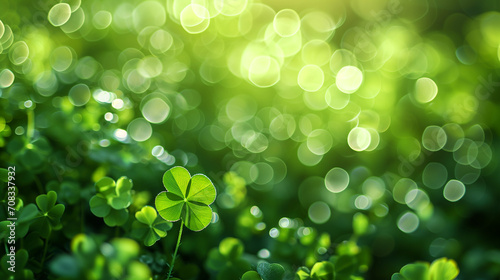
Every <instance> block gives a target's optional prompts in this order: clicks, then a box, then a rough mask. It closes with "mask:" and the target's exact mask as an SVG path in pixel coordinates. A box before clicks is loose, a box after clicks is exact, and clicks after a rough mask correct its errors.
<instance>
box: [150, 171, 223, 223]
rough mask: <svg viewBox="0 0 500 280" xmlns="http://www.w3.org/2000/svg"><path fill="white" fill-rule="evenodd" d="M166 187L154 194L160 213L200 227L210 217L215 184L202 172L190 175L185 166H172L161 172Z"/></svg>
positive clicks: (174, 219) (164, 217)
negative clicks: (163, 172)
mask: <svg viewBox="0 0 500 280" xmlns="http://www.w3.org/2000/svg"><path fill="white" fill-rule="evenodd" d="M163 185H164V186H165V189H166V191H163V192H161V193H159V194H158V195H157V196H156V200H155V206H156V209H157V210H158V213H159V214H160V216H161V217H162V218H163V219H165V220H167V221H169V222H175V221H178V220H179V219H182V220H183V222H184V224H185V225H186V227H187V228H189V229H190V230H192V231H200V230H202V229H204V228H205V227H207V226H208V224H210V221H211V220H212V208H210V206H209V205H210V204H212V203H213V202H214V200H215V196H216V192H215V187H214V185H213V184H212V182H211V181H210V179H208V178H207V177H206V176H205V175H203V174H196V175H194V176H193V177H191V175H190V174H189V171H187V170H186V169H185V168H184V167H180V166H177V167H174V168H171V169H170V170H168V171H167V172H165V174H164V175H163Z"/></svg>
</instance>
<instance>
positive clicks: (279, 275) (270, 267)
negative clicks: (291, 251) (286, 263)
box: [257, 261, 285, 280]
mask: <svg viewBox="0 0 500 280" xmlns="http://www.w3.org/2000/svg"><path fill="white" fill-rule="evenodd" d="M257 272H258V273H259V275H260V277H262V280H280V279H283V276H284V275H285V269H284V268H283V266H282V265H281V264H279V263H268V262H265V261H262V262H260V263H259V264H258V265H257Z"/></svg>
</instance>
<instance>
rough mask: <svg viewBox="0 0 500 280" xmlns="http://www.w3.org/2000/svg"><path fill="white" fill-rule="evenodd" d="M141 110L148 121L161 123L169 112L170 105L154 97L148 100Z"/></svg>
mask: <svg viewBox="0 0 500 280" xmlns="http://www.w3.org/2000/svg"><path fill="white" fill-rule="evenodd" d="M141 111H142V115H143V116H144V118H145V119H146V120H148V121H149V122H150V123H162V122H163V121H165V120H166V119H167V117H168V116H169V114H170V106H169V105H168V104H167V103H166V102H165V101H164V100H163V99H161V98H159V97H155V98H151V99H150V100H148V101H147V102H146V103H145V104H144V106H143V107H142V110H141Z"/></svg>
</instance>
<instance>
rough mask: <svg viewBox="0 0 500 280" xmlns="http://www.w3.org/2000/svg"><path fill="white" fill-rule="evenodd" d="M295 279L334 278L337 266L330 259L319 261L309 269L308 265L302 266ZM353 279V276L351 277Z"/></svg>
mask: <svg viewBox="0 0 500 280" xmlns="http://www.w3.org/2000/svg"><path fill="white" fill-rule="evenodd" d="M294 279H295V280H334V279H335V266H334V265H333V264H332V263H331V262H329V261H322V262H317V263H315V264H314V265H313V267H312V269H311V270H309V269H308V268H307V267H300V268H299V269H298V270H297V272H296V273H295V278H294ZM349 279H351V278H349Z"/></svg>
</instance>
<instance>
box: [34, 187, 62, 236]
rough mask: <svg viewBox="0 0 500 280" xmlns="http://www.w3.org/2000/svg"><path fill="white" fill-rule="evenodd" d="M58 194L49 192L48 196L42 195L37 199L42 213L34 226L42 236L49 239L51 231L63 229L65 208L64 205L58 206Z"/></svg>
mask: <svg viewBox="0 0 500 280" xmlns="http://www.w3.org/2000/svg"><path fill="white" fill-rule="evenodd" d="M56 201H57V193H56V192H55V191H49V192H48V193H47V194H41V195H39V196H37V197H36V205H37V206H38V209H40V212H39V214H38V218H37V220H36V221H35V223H34V226H36V228H37V229H38V231H39V232H40V236H42V237H44V238H47V237H48V236H49V234H50V231H51V230H58V229H61V228H62V224H61V217H62V215H63V213H64V210H65V207H64V205H63V204H57V205H56Z"/></svg>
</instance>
